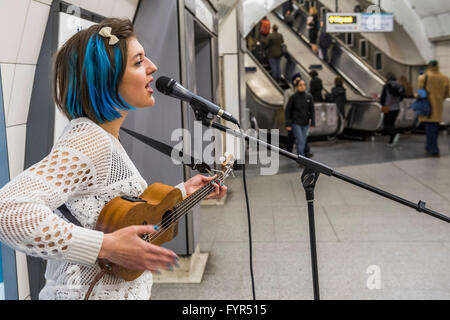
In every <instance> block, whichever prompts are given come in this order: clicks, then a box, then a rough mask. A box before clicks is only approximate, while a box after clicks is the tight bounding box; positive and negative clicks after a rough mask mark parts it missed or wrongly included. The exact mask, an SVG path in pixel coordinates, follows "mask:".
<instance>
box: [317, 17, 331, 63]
mask: <svg viewBox="0 0 450 320" xmlns="http://www.w3.org/2000/svg"><path fill="white" fill-rule="evenodd" d="M320 27H321V28H320V36H319V50H320V54H321V55H322V60H323V61H325V62H326V63H328V62H329V58H328V49H329V48H330V47H331V45H332V44H333V38H332V37H331V35H330V34H329V33H328V32H327V31H326V29H325V25H324V23H323V21H321V22H320Z"/></svg>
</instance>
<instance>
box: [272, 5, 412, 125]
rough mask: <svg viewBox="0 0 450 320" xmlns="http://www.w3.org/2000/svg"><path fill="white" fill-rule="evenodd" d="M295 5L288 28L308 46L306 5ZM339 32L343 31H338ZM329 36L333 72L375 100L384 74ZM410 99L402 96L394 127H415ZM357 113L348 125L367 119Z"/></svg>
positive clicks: (281, 18) (279, 14)
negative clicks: (292, 17)
mask: <svg viewBox="0 0 450 320" xmlns="http://www.w3.org/2000/svg"><path fill="white" fill-rule="evenodd" d="M318 8H319V10H320V9H323V8H324V7H323V6H322V7H321V6H319V7H318ZM294 9H295V12H296V18H295V21H294V24H293V25H292V28H291V30H292V31H294V32H295V33H296V34H297V36H298V38H299V39H301V40H302V41H303V42H304V43H305V44H306V45H307V46H308V47H309V44H308V40H307V28H306V20H307V15H308V13H307V11H306V9H305V8H302V7H301V6H298V5H297V4H295V3H294ZM320 11H323V10H320ZM274 13H275V15H276V17H277V18H278V21H279V22H281V21H284V16H283V11H282V8H281V7H279V8H277V9H276V10H274ZM284 25H285V24H284ZM285 26H286V25H285ZM286 27H287V26H286ZM287 28H289V27H287ZM339 36H342V35H341V34H339ZM332 37H333V38H334V41H333V42H334V44H333V45H332V47H331V48H330V53H329V56H330V63H329V65H328V67H329V68H330V69H333V70H334V72H335V73H336V74H338V75H339V76H341V77H342V78H343V79H344V80H345V81H346V83H347V84H348V85H349V86H351V87H352V88H353V89H354V91H355V92H357V93H358V94H360V95H361V96H364V97H366V98H368V99H371V100H373V101H378V99H379V95H380V94H381V91H382V88H383V85H384V83H385V79H384V77H382V76H381V74H380V73H379V72H378V71H377V70H375V69H374V68H373V67H371V66H370V65H369V64H367V63H366V61H364V59H361V58H360V57H359V56H357V55H356V54H355V53H354V52H352V51H351V50H349V49H348V48H347V47H346V46H345V45H344V43H343V42H342V41H341V40H340V39H339V37H336V36H333V35H332ZM392 63H394V62H392ZM395 69H400V67H398V66H395ZM417 70H418V69H417ZM417 70H416V71H417ZM410 72H411V71H410ZM413 101H414V100H413V99H404V100H403V101H402V103H401V105H400V113H399V115H398V117H397V120H396V123H395V126H396V128H397V129H400V130H413V129H414V128H416V127H417V125H418V118H417V116H416V114H415V113H414V111H413V110H411V109H410V108H409V107H410V105H411V104H412V102H413ZM357 105H358V107H360V106H359V104H357ZM352 109H354V108H352ZM357 113H358V114H357V115H355V117H354V118H353V119H352V120H353V121H351V122H354V123H350V124H349V127H352V128H355V127H358V129H359V128H360V127H361V125H362V126H364V124H363V123H362V122H361V121H360V119H361V117H362V118H366V119H367V118H369V117H371V116H369V115H364V114H362V113H360V112H357ZM372 116H374V115H372Z"/></svg>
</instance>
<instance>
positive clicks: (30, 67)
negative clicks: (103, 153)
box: [0, 0, 139, 299]
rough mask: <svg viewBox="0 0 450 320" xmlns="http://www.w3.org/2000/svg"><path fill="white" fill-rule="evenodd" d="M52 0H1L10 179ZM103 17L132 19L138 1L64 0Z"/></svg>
mask: <svg viewBox="0 0 450 320" xmlns="http://www.w3.org/2000/svg"><path fill="white" fill-rule="evenodd" d="M51 2H52V0H39V1H38V0H0V39H2V46H1V49H0V68H1V75H2V85H3V101H4V110H5V119H6V134H7V143H8V160H9V167H10V176H11V179H12V178H14V177H15V176H17V175H18V174H19V173H20V172H22V171H23V169H24V156H25V137H26V130H27V126H26V124H27V118H28V110H29V106H30V99H31V91H32V88H33V80H34V73H35V70H36V64H37V59H38V57H39V52H40V49H41V44H42V40H43V38H44V32H45V27H46V24H47V19H48V15H49V12H50V5H51ZM66 2H69V3H72V4H74V5H77V6H80V7H81V8H84V9H87V10H89V11H92V12H95V13H97V14H100V15H103V16H106V17H112V16H115V17H128V18H130V19H133V17H134V13H135V11H136V7H137V4H138V2H139V0H114V1H111V0H66ZM17 263H18V265H17V269H18V271H17V272H18V282H19V283H18V284H19V299H26V298H28V297H29V294H30V290H29V284H28V275H27V266H26V259H25V256H24V255H23V254H21V253H19V252H17Z"/></svg>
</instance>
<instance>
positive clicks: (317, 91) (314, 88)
mask: <svg viewBox="0 0 450 320" xmlns="http://www.w3.org/2000/svg"><path fill="white" fill-rule="evenodd" d="M309 75H310V76H311V81H310V82H309V93H311V95H312V96H313V98H314V102H323V96H322V90H323V84H322V79H320V78H319V74H318V73H317V71H316V70H312V71H311V72H310V73H309Z"/></svg>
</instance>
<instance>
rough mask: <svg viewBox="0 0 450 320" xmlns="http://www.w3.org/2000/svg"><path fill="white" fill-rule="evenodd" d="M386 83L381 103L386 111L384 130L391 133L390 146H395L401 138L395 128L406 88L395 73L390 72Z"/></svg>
mask: <svg viewBox="0 0 450 320" xmlns="http://www.w3.org/2000/svg"><path fill="white" fill-rule="evenodd" d="M386 78H387V81H386V84H385V85H384V86H383V91H382V92H381V97H380V104H381V105H382V109H381V110H382V112H383V113H384V120H383V124H384V131H385V132H386V133H387V134H388V135H389V143H388V146H389V147H394V146H395V145H396V144H397V143H398V140H399V138H400V134H399V133H398V132H397V129H396V128H395V120H396V119H397V116H398V113H399V112H400V102H401V101H402V100H403V96H404V93H405V88H403V86H402V85H401V84H400V83H399V82H397V78H396V77H395V75H394V74H392V73H388V74H387V76H386Z"/></svg>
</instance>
